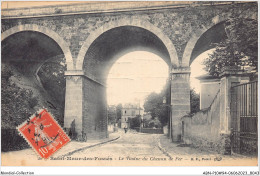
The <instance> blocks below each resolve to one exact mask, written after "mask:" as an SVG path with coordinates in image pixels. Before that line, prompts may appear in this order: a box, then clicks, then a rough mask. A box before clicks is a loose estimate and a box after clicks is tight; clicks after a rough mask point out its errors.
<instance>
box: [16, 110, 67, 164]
mask: <svg viewBox="0 0 260 176" xmlns="http://www.w3.org/2000/svg"><path fill="white" fill-rule="evenodd" d="M17 129H18V131H19V132H20V133H21V134H22V136H23V137H24V138H25V139H26V140H27V142H28V143H29V144H30V145H31V147H32V148H33V149H34V150H35V151H36V153H38V154H39V155H40V156H41V157H42V158H46V159H47V158H49V157H50V156H51V155H52V154H53V153H54V152H56V151H57V150H59V149H60V148H61V147H62V146H64V145H65V144H67V143H68V142H69V141H70V138H69V137H68V135H67V134H66V133H65V132H64V131H63V129H62V128H61V127H60V125H59V124H58V123H57V122H56V120H55V119H54V118H53V117H52V116H51V114H50V113H49V112H48V111H47V110H46V109H43V110H40V111H39V112H37V113H36V114H35V115H34V116H32V117H31V118H29V119H28V120H27V121H25V122H24V123H22V124H21V125H19V126H18V127H17Z"/></svg>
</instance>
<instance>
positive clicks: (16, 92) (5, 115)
mask: <svg viewBox="0 0 260 176" xmlns="http://www.w3.org/2000/svg"><path fill="white" fill-rule="evenodd" d="M1 73H2V76H1V93H2V96H1V114H2V117H1V123H2V128H4V129H6V128H7V129H15V128H16V126H18V125H20V124H21V123H22V122H24V121H25V120H26V119H28V118H29V117H30V116H31V115H32V114H34V113H35V110H34V107H35V106H36V105H37V104H38V100H37V97H34V96H33V92H32V91H31V90H30V89H25V88H21V87H18V86H17V85H16V84H15V83H13V82H12V81H10V78H11V76H12V75H13V73H12V71H11V69H10V68H9V67H8V66H5V67H4V68H2V71H1Z"/></svg>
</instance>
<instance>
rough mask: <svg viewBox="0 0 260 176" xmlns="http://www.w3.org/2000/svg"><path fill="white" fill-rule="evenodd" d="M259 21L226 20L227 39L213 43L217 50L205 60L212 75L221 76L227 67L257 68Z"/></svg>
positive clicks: (235, 68) (234, 68) (233, 18)
mask: <svg viewBox="0 0 260 176" xmlns="http://www.w3.org/2000/svg"><path fill="white" fill-rule="evenodd" d="M257 29H258V28H257V21H255V20H248V19H242V18H238V17H235V15H233V17H231V18H230V19H229V20H227V21H226V22H225V32H226V35H227V39H225V40H224V41H222V42H220V43H217V44H213V46H214V47H215V48H216V50H215V51H214V52H213V53H212V54H210V55H209V57H208V58H207V59H206V60H205V62H204V64H205V65H206V70H207V71H208V72H209V74H210V75H212V76H216V77H219V76H220V74H221V73H222V72H223V71H225V69H226V68H231V69H232V70H237V71H238V70H244V69H245V68H246V67H251V68H252V69H254V70H257V68H258V66H257V54H258V53H257V49H258V41H257V40H258V37H257V35H258V31H257Z"/></svg>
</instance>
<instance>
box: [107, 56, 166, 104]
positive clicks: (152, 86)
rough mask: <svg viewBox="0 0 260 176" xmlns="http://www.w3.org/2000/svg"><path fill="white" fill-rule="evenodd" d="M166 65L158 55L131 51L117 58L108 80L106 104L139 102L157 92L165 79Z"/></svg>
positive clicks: (141, 102)
mask: <svg viewBox="0 0 260 176" xmlns="http://www.w3.org/2000/svg"><path fill="white" fill-rule="evenodd" d="M168 71H169V68H168V65H167V64H166V62H165V61H164V60H162V59H161V58H160V57H159V56H157V55H155V54H153V53H151V52H146V51H135V52H130V53H127V54H125V55H123V56H122V57H120V58H119V59H118V60H117V61H116V62H115V64H114V65H113V66H112V68H111V69H110V72H109V75H108V79H107V101H108V104H109V105H112V104H118V103H122V104H125V103H139V101H140V104H141V105H142V104H143V102H144V99H145V97H146V96H147V95H149V94H150V93H151V92H156V93H159V92H160V91H161V90H162V88H163V87H164V85H165V84H166V80H167V79H168V75H169V74H168Z"/></svg>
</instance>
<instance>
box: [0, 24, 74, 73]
mask: <svg viewBox="0 0 260 176" xmlns="http://www.w3.org/2000/svg"><path fill="white" fill-rule="evenodd" d="M22 31H36V32H40V33H43V34H45V35H46V36H48V37H50V38H51V39H53V40H54V41H55V42H56V43H57V44H58V45H59V47H60V48H61V50H62V51H63V53H64V56H65V59H66V64H67V70H73V69H74V67H73V59H72V55H71V52H70V49H69V46H68V44H67V43H66V42H65V41H64V40H63V38H62V37H61V36H59V35H58V34H57V33H56V32H54V31H52V30H51V29H49V28H47V27H44V26H39V25H36V24H23V25H18V26H14V27H12V28H10V29H8V30H6V31H4V32H3V33H2V34H1V37H2V41H3V40H4V39H6V38H7V37H9V36H11V35H12V34H15V33H18V32H22Z"/></svg>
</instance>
